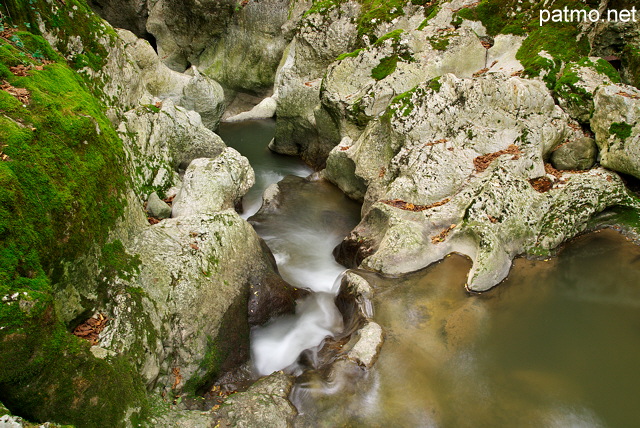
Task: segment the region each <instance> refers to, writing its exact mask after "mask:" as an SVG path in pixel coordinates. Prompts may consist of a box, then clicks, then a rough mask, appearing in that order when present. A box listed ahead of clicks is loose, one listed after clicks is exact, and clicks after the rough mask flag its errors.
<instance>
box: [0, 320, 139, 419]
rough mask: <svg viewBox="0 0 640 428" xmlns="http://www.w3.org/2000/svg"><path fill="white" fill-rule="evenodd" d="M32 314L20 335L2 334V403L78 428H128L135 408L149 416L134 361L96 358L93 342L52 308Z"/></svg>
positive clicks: (29, 416)
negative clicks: (124, 420)
mask: <svg viewBox="0 0 640 428" xmlns="http://www.w3.org/2000/svg"><path fill="white" fill-rule="evenodd" d="M32 312H33V313H32V316H31V318H30V321H29V322H28V323H26V324H25V325H23V327H22V329H21V330H20V331H16V332H14V333H11V334H7V333H4V332H3V333H0V341H2V343H3V350H2V352H0V400H2V402H3V403H4V404H5V405H7V406H8V407H9V408H10V409H12V412H13V413H14V414H18V415H21V416H25V417H27V419H30V420H33V421H36V422H44V421H47V420H50V419H52V418H53V419H54V420H55V421H56V422H59V423H72V424H74V425H76V426H77V427H95V426H114V427H118V426H123V423H122V417H123V415H124V413H125V412H126V411H127V410H128V409H129V408H132V407H139V409H138V410H137V411H135V413H138V414H140V416H142V417H144V414H145V413H146V397H145V391H144V387H143V386H142V382H141V381H140V379H139V378H138V376H137V375H136V374H135V373H134V371H133V370H132V366H131V364H130V363H129V362H127V361H126V360H125V359H123V358H121V357H117V358H112V359H110V360H109V361H106V360H100V359H97V358H95V357H93V355H92V354H91V353H90V352H89V343H88V342H87V341H85V340H82V339H79V338H77V337H75V336H71V335H70V334H68V333H67V331H66V330H65V329H64V328H63V327H62V326H61V325H60V324H59V323H58V322H57V321H56V319H55V317H54V316H53V310H52V309H51V307H46V308H45V309H44V310H42V311H32ZM36 312H37V313H36Z"/></svg>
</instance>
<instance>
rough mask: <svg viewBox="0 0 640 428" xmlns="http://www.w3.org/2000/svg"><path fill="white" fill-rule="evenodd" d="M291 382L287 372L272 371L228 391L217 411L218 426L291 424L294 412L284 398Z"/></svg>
mask: <svg viewBox="0 0 640 428" xmlns="http://www.w3.org/2000/svg"><path fill="white" fill-rule="evenodd" d="M292 386H293V378H292V377H291V376H289V375H286V374H284V373H282V372H276V373H273V374H271V375H269V376H267V377H264V378H262V379H260V380H259V381H257V382H256V383H254V384H253V385H252V386H251V387H250V388H249V389H248V390H247V391H245V392H239V393H237V394H233V395H230V396H229V397H228V398H227V399H226V401H225V405H224V407H222V408H221V409H220V411H219V412H218V424H219V426H220V427H238V428H251V427H256V426H263V427H273V428H288V427H292V426H293V422H294V419H295V417H296V416H297V414H298V411H297V410H296V408H295V407H293V405H292V404H291V403H290V402H289V400H288V397H289V393H290V392H291V388H292Z"/></svg>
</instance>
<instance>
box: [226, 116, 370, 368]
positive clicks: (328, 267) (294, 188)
mask: <svg viewBox="0 0 640 428" xmlns="http://www.w3.org/2000/svg"><path fill="white" fill-rule="evenodd" d="M274 126H275V123H274V122H273V121H254V122H243V123H239V124H223V125H221V128H220V130H219V133H220V136H221V137H222V138H223V139H224V140H225V142H226V143H227V145H229V146H231V147H233V148H235V149H237V150H238V151H239V152H240V153H242V154H243V155H244V156H246V157H247V158H248V159H249V162H251V165H252V166H253V168H254V170H255V173H256V185H255V186H254V187H253V188H252V189H251V191H250V192H249V194H248V195H247V196H246V197H245V200H244V201H243V202H244V203H243V205H244V206H245V207H249V208H248V209H247V208H245V214H244V216H245V218H247V217H248V216H249V215H253V214H254V213H255V212H256V211H257V210H258V208H259V207H260V203H261V195H262V192H263V191H264V189H266V188H267V187H268V186H269V185H270V184H273V183H277V182H279V184H278V186H279V188H280V192H281V194H282V195H283V196H284V197H283V198H281V200H280V201H279V202H278V206H277V209H275V210H274V211H273V212H271V211H270V212H269V213H268V214H264V215H257V216H253V217H250V218H249V220H250V221H251V223H252V224H253V225H254V227H255V229H256V231H257V232H258V234H259V235H260V236H261V237H262V238H263V239H264V240H265V241H266V243H267V244H268V245H269V248H270V249H271V251H272V252H273V255H274V256H275V259H276V261H277V263H278V268H279V271H280V274H281V275H282V277H283V278H284V279H285V280H286V281H287V282H288V283H289V284H291V285H293V286H295V287H297V288H303V289H308V290H311V291H312V292H313V293H311V294H310V295H309V296H308V297H306V298H304V299H302V300H301V301H299V302H297V307H296V313H295V314H294V315H290V316H284V317H280V318H278V319H276V320H273V321H272V322H270V323H268V324H267V325H265V326H262V327H259V328H255V329H254V330H253V332H252V335H251V342H252V344H251V348H252V356H253V358H252V359H253V364H254V366H255V368H256V370H257V371H258V373H260V374H269V373H272V372H273V371H275V370H280V369H283V368H285V367H289V369H290V370H291V371H295V370H296V369H295V363H296V360H297V359H298V356H299V355H300V354H301V353H302V352H303V351H305V350H307V349H313V348H315V347H317V346H318V345H319V344H320V343H321V342H322V340H323V339H324V338H325V337H327V336H333V335H334V334H336V333H339V332H340V331H341V330H342V315H341V314H340V312H339V311H338V309H337V308H336V305H335V303H334V299H335V295H336V293H337V292H338V286H339V282H338V279H339V278H340V276H341V274H342V272H343V271H344V270H345V269H344V267H342V266H340V265H339V264H338V263H336V262H335V260H334V259H333V256H332V250H333V248H334V247H335V246H336V245H338V244H339V243H340V241H341V240H342V238H343V237H344V236H345V235H346V234H347V233H349V231H350V230H351V229H352V228H353V227H355V225H356V224H357V222H358V218H359V213H360V207H359V205H358V204H356V203H355V202H353V201H351V200H349V199H348V198H347V197H345V196H344V195H343V194H342V193H341V192H340V191H339V190H338V189H337V188H336V187H335V186H333V185H331V184H329V183H327V182H325V181H322V180H313V179H311V178H309V179H306V178H302V177H306V176H309V175H311V173H313V171H312V170H311V169H309V168H308V167H306V166H304V164H302V163H301V161H300V160H299V159H297V158H291V157H286V156H282V155H278V154H275V153H272V152H270V151H269V149H268V148H267V144H268V143H269V141H270V139H271V137H272V136H273V131H274ZM285 176H286V178H284V177H285ZM283 178H284V179H283ZM281 179H283V180H281Z"/></svg>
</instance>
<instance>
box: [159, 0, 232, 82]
mask: <svg viewBox="0 0 640 428" xmlns="http://www.w3.org/2000/svg"><path fill="white" fill-rule="evenodd" d="M236 5H237V2H236V1H235V0H203V1H197V2H196V1H192V0H190V1H189V2H188V3H184V2H183V1H182V0H156V1H154V2H153V3H152V4H151V3H149V6H150V7H149V18H148V19H147V30H148V31H149V32H150V33H151V34H153V35H154V37H155V38H156V42H157V45H158V54H159V55H160V57H162V58H163V62H164V63H165V64H166V65H167V66H168V67H169V68H171V69H172V70H175V71H178V72H183V71H184V70H186V69H187V68H189V64H197V59H198V55H199V53H201V52H202V51H203V50H204V49H205V48H206V47H207V46H210V45H211V42H212V41H213V40H216V39H217V38H218V37H220V36H221V35H222V34H223V33H224V31H225V30H226V28H227V24H228V23H229V21H230V20H231V17H232V15H233V12H234V9H235V7H236Z"/></svg>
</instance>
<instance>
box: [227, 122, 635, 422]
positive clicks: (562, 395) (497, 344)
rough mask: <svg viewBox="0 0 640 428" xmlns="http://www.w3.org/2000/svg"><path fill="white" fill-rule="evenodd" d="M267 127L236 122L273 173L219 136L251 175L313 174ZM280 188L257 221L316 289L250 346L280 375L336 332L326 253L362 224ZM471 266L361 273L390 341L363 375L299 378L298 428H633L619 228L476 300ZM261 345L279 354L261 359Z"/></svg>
mask: <svg viewBox="0 0 640 428" xmlns="http://www.w3.org/2000/svg"><path fill="white" fill-rule="evenodd" d="M265 126H267V127H268V126H271V125H269V124H266V125H265V123H263V122H256V123H244V124H235V125H234V127H235V129H233V130H232V131H233V135H245V133H246V135H249V134H250V133H251V132H254V133H255V135H254V137H251V138H255V141H256V143H255V145H252V149H255V151H256V153H262V154H263V155H264V156H266V157H267V158H269V157H271V160H269V161H265V160H264V159H262V160H260V159H255V160H254V159H253V158H252V155H250V154H249V153H247V152H245V151H244V150H243V148H242V147H240V146H238V145H236V144H235V143H234V142H233V141H232V138H231V137H230V135H229V134H226V132H227V130H229V128H227V127H226V126H225V127H223V129H222V130H221V135H223V138H224V139H225V141H226V142H227V144H229V145H231V146H232V147H236V148H237V149H238V150H239V151H241V153H243V154H245V156H247V157H249V159H250V161H251V162H252V165H254V168H256V175H257V176H259V175H260V174H261V172H260V171H258V169H259V168H260V167H259V166H258V165H259V164H260V162H265V164H270V162H272V161H273V162H279V161H280V160H284V161H285V162H286V163H285V164H283V167H282V168H283V169H279V167H271V166H269V167H267V169H269V168H271V169H269V171H273V172H274V177H279V176H281V175H282V176H284V175H286V174H290V173H291V172H293V173H294V174H297V175H299V176H304V175H306V174H307V173H308V172H310V171H309V170H307V169H305V168H304V167H303V166H302V165H301V164H299V163H297V161H296V160H295V159H291V158H282V159H279V158H280V157H279V156H277V155H274V154H271V153H269V152H268V149H266V143H267V142H268V140H269V139H270V136H268V135H264V134H266V133H265V132H264V127H265ZM260 138H261V139H262V140H260ZM258 141H260V142H258ZM273 156H275V158H273ZM274 159H275V160H274ZM287 171H289V172H287ZM266 175H268V174H266ZM265 187H266V186H265ZM280 187H281V189H280V190H281V192H282V193H281V198H280V201H281V202H280V204H279V205H278V209H277V210H275V211H274V212H271V213H269V214H268V215H259V216H256V217H254V218H252V221H253V222H254V224H255V227H256V230H258V232H259V233H260V234H261V235H262V236H263V237H264V238H265V240H266V241H267V243H268V244H269V246H270V247H271V248H272V250H273V251H274V253H275V255H276V257H277V259H278V262H279V266H280V270H281V273H282V275H283V277H285V279H287V281H289V282H291V283H292V284H294V285H296V286H298V287H305V288H309V289H313V290H316V291H320V293H316V294H314V295H313V296H315V297H314V298H311V299H309V300H307V301H305V302H302V303H301V304H300V305H299V307H300V312H299V313H298V314H296V315H295V316H291V317H289V318H285V319H281V320H280V321H279V322H276V323H273V324H271V325H267V326H266V327H264V329H263V330H262V336H260V335H258V336H254V338H253V339H254V341H253V345H252V346H253V349H254V359H255V360H258V359H260V358H265V360H264V361H273V360H274V359H276V360H278V364H275V365H279V366H282V367H284V366H285V365H288V364H289V362H290V363H294V362H295V360H296V358H297V356H298V354H297V352H299V351H298V350H300V348H302V347H304V346H306V343H305V342H304V341H303V340H302V339H307V338H309V337H311V336H313V337H314V338H315V337H320V340H321V337H323V336H322V335H323V334H329V333H330V332H332V331H335V330H338V329H339V328H340V321H341V319H340V317H339V314H337V313H336V312H335V306H332V302H333V297H332V292H333V291H334V290H335V283H334V281H335V279H336V277H337V276H338V275H339V274H340V272H341V271H342V269H343V268H341V267H340V266H339V265H337V264H336V263H335V262H334V261H333V258H332V257H331V249H332V248H333V245H335V243H337V242H339V240H340V239H341V238H342V236H343V235H344V234H346V233H347V232H348V230H349V229H350V228H351V227H353V226H352V225H353V224H354V222H355V221H357V211H358V207H357V205H356V204H353V203H352V202H350V201H349V200H347V199H346V198H344V196H342V195H341V194H340V193H339V192H337V191H336V189H335V188H333V186H330V185H328V184H327V183H324V182H322V181H310V180H305V179H303V178H296V177H289V178H287V179H285V180H284V181H283V182H281V185H280ZM469 267H470V263H469V262H468V260H466V259H465V258H463V257H460V256H450V257H448V258H446V259H445V260H444V261H442V262H440V263H438V264H435V265H433V266H431V267H429V268H427V269H425V270H423V271H421V272H418V273H415V274H412V275H408V276H406V277H403V278H401V279H389V278H381V277H378V276H376V275H374V274H363V275H366V277H367V279H368V280H369V282H370V283H371V284H372V285H373V286H374V288H375V290H376V297H375V301H374V302H373V303H374V319H375V321H376V322H377V323H379V324H380V325H381V326H382V328H383V330H384V333H385V343H384V345H383V347H382V350H381V353H380V356H379V359H378V361H377V363H376V365H375V366H374V368H373V369H372V370H371V371H369V372H368V373H365V372H364V371H361V370H360V371H359V372H357V373H344V372H337V371H334V372H327V371H326V370H320V371H315V370H309V371H307V372H305V373H304V374H302V375H301V376H299V378H298V381H297V385H296V387H295V389H294V391H293V393H292V396H291V399H292V401H293V402H294V404H295V405H296V407H297V408H298V410H299V412H300V417H299V418H298V421H297V425H298V426H304V427H317V426H326V427H334V426H353V427H359V426H363V427H383V426H384V427H387V426H394V427H395V426H398V427H632V426H637V424H638V421H640V406H638V405H637V402H638V399H637V397H638V396H640V370H638V361H640V247H639V246H637V245H634V244H632V243H631V242H628V241H627V240H626V239H625V238H624V237H622V236H621V235H620V234H618V233H617V232H614V231H611V230H605V231H601V232H598V233H594V234H589V235H585V236H582V237H580V238H578V239H576V240H574V241H573V242H571V243H569V244H567V245H566V246H565V248H564V249H563V250H562V251H561V252H560V254H559V256H558V257H556V258H553V259H551V260H549V261H546V262H543V261H538V262H534V261H529V260H525V259H518V260H516V262H515V264H514V268H513V269H512V272H511V274H510V276H509V278H508V279H507V280H506V281H505V282H504V283H503V284H501V285H500V286H499V287H497V288H495V289H494V290H492V291H490V292H488V293H485V294H483V295H480V296H470V295H468V294H467V293H465V290H464V282H465V278H466V275H467V273H468V269H469ZM309 314H312V315H309ZM305 316H306V318H305ZM307 321H311V322H308V323H307ZM269 329H272V330H273V331H270V330H269ZM314 329H316V330H317V331H313V330H314ZM292 331H297V334H298V337H297V338H296V339H295V340H294V339H291V337H290V336H288V334H289V333H290V332H292ZM265 337H266V338H269V339H272V340H271V342H272V343H271V344H269V346H265V348H261V347H260V344H259V342H260V340H261V338H265ZM314 340H315V339H314ZM288 341H291V342H296V345H297V346H292V345H291V344H290V343H287V346H285V347H284V349H286V352H289V353H290V354H289V355H275V354H274V351H273V349H276V348H277V347H278V346H279V345H282V344H283V342H288ZM316 343H317V342H316ZM311 346H313V345H311ZM281 349H282V348H281ZM256 354H258V355H262V357H260V356H258V355H256ZM293 354H295V355H293ZM283 364H284V365H283ZM275 365H274V367H271V366H270V365H269V364H267V363H265V365H264V366H263V367H262V369H260V371H261V372H263V373H267V372H269V371H270V370H271V369H272V368H273V369H274V370H275V369H278V368H282V367H277V368H275ZM294 371H295V370H294ZM356 371H358V370H356ZM347 375H348V376H349V377H348V378H345V376H347Z"/></svg>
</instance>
